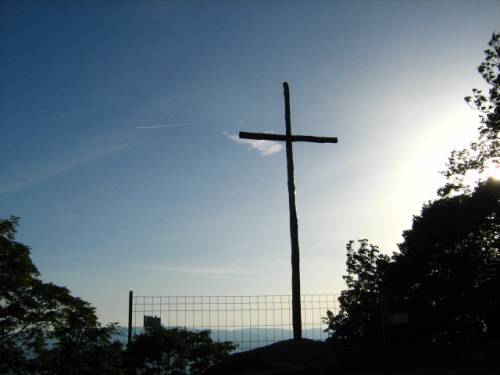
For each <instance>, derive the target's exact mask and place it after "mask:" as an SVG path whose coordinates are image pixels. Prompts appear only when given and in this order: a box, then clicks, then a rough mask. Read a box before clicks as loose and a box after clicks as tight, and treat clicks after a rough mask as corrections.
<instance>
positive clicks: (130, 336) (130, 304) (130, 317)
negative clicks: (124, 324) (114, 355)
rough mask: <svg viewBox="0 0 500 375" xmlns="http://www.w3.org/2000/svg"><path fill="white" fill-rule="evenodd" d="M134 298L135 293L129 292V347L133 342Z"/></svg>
mask: <svg viewBox="0 0 500 375" xmlns="http://www.w3.org/2000/svg"><path fill="white" fill-rule="evenodd" d="M133 298H134V293H133V292H132V291H131V290H130V291H129V292H128V339H127V346H129V345H130V341H132V300H133Z"/></svg>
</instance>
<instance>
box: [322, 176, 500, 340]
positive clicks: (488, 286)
mask: <svg viewBox="0 0 500 375" xmlns="http://www.w3.org/2000/svg"><path fill="white" fill-rule="evenodd" d="M403 238H404V241H403V243H401V244H400V245H399V250H400V252H399V253H394V254H393V255H392V257H391V259H389V258H388V257H387V256H384V255H380V254H378V251H376V248H374V247H373V246H371V245H370V247H369V246H368V242H367V240H362V241H360V248H359V250H357V251H355V250H353V248H352V241H351V242H350V243H349V244H348V245H347V275H346V276H344V279H345V280H346V284H347V288H348V289H347V290H344V291H342V294H341V296H340V298H339V302H340V311H339V313H338V314H337V315H334V314H333V313H331V312H328V316H327V319H326V322H327V323H328V331H329V332H330V334H331V336H332V339H333V340H334V341H337V342H349V343H376V342H380V340H381V332H380V328H379V327H380V326H381V325H380V322H381V320H380V318H381V317H380V309H379V306H380V305H379V304H380V300H381V295H382V293H385V294H387V300H388V308H389V311H392V312H401V311H404V312H407V313H408V315H409V325H408V330H407V333H406V336H405V337H403V338H400V339H403V340H406V341H410V342H426V343H430V342H433V343H437V342H457V341H477V340H499V339H500V322H499V319H498V317H499V316H500V294H499V293H498V291H499V290H500V181H497V180H494V179H493V178H490V179H488V180H487V181H486V182H481V183H479V185H478V186H477V187H476V188H475V190H474V191H473V192H472V193H471V194H461V195H457V196H453V197H446V198H441V199H438V200H435V201H434V202H429V203H428V204H425V205H424V206H423V208H422V212H421V214H420V215H418V216H415V217H414V218H413V224H412V228H411V229H409V230H406V231H404V232H403Z"/></svg>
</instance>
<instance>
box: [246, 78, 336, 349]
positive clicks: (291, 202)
mask: <svg viewBox="0 0 500 375" xmlns="http://www.w3.org/2000/svg"><path fill="white" fill-rule="evenodd" d="M283 95H284V98H285V125H286V133H285V134H267V133H249V132H240V138H243V139H253V140H266V141H284V142H285V144H286V164H287V175H288V206H289V209H290V239H291V247H292V319H293V338H294V340H300V339H302V317H301V307H300V259H299V229H298V220H297V207H296V206H295V181H294V168H293V148H292V142H314V143H337V138H336V137H314V136H310V135H292V120H291V115H290V89H289V87H288V83H287V82H283Z"/></svg>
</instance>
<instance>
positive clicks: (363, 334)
mask: <svg viewBox="0 0 500 375" xmlns="http://www.w3.org/2000/svg"><path fill="white" fill-rule="evenodd" d="M358 242H359V247H358V249H355V248H354V241H350V242H349V243H348V244H347V245H346V248H347V262H346V265H347V275H345V276H343V279H344V280H345V282H346V285H347V290H343V291H342V293H341V295H340V297H339V304H340V311H339V313H338V314H337V315H334V314H333V313H332V312H331V311H328V312H327V317H326V318H324V320H325V322H326V323H327V324H328V328H327V331H329V332H330V334H331V335H332V337H333V338H334V339H335V340H336V341H340V342H350V343H366V342H371V341H374V340H376V339H377V338H378V337H380V324H379V322H380V314H379V303H380V294H381V293H380V292H381V289H382V282H383V280H384V275H385V272H386V269H387V266H388V264H389V257H388V256H387V255H383V254H380V253H379V250H378V247H377V246H374V245H371V244H369V243H368V240H366V239H364V240H359V241H358Z"/></svg>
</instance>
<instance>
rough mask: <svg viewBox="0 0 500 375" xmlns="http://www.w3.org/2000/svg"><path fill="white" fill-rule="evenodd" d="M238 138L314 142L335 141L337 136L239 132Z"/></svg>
mask: <svg viewBox="0 0 500 375" xmlns="http://www.w3.org/2000/svg"><path fill="white" fill-rule="evenodd" d="M240 138H243V139H255V140H264V141H285V142H286V141H288V140H290V141H292V142H314V143H337V142H338V139H337V137H314V136H312V135H291V136H287V135H283V134H269V133H249V132H240Z"/></svg>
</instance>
